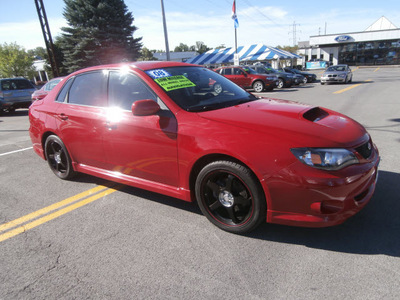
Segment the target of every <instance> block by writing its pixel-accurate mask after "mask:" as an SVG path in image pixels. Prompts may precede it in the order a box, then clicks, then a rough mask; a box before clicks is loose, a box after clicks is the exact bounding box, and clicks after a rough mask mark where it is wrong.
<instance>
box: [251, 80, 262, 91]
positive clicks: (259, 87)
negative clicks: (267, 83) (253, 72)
mask: <svg viewBox="0 0 400 300" xmlns="http://www.w3.org/2000/svg"><path fill="white" fill-rule="evenodd" d="M253 90H254V91H255V92H256V93H261V92H262V91H263V90H264V83H263V82H262V81H260V80H257V81H255V82H254V83H253Z"/></svg>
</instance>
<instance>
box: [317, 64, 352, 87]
mask: <svg viewBox="0 0 400 300" xmlns="http://www.w3.org/2000/svg"><path fill="white" fill-rule="evenodd" d="M352 80H353V73H352V72H351V69H350V67H349V66H348V65H335V66H330V67H329V68H328V69H326V71H325V72H324V74H322V76H321V84H325V83H330V82H340V83H348V82H351V81H352Z"/></svg>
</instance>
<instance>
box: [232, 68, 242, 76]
mask: <svg viewBox="0 0 400 300" xmlns="http://www.w3.org/2000/svg"><path fill="white" fill-rule="evenodd" d="M233 74H235V75H244V72H243V71H242V70H240V69H238V68H234V69H233Z"/></svg>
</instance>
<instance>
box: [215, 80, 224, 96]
mask: <svg viewBox="0 0 400 300" xmlns="http://www.w3.org/2000/svg"><path fill="white" fill-rule="evenodd" d="M213 88H214V92H216V93H217V94H221V93H222V85H221V84H220V83H219V82H216V83H214V86H213Z"/></svg>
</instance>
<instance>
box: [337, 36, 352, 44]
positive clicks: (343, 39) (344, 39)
mask: <svg viewBox="0 0 400 300" xmlns="http://www.w3.org/2000/svg"><path fill="white" fill-rule="evenodd" d="M352 39H353V38H352V37H351V36H348V35H339V36H337V37H336V38H335V41H336V42H339V43H342V42H349V41H350V40H352Z"/></svg>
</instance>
